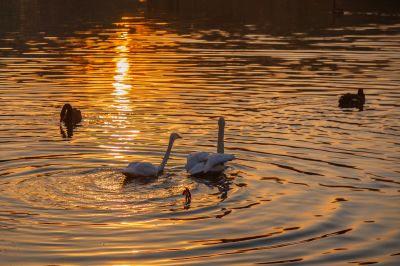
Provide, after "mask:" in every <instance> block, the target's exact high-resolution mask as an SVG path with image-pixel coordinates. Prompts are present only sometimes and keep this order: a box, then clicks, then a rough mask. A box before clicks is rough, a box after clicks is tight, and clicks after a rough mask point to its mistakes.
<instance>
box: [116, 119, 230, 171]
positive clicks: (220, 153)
mask: <svg viewBox="0 0 400 266" xmlns="http://www.w3.org/2000/svg"><path fill="white" fill-rule="evenodd" d="M218 128H219V130H218V144H217V153H208V152H195V153H191V154H189V156H188V157H187V162H186V166H185V168H186V171H187V172H188V173H189V174H191V175H215V174H219V173H221V172H223V171H224V170H225V163H226V162H228V161H231V160H233V159H235V156H234V155H230V154H224V128H225V120H224V118H223V117H220V119H219V121H218ZM178 138H181V137H180V136H179V135H178V134H177V133H172V134H171V136H170V138H169V144H168V148H167V151H166V152H165V155H164V158H163V160H162V162H161V164H160V165H159V166H156V165H153V164H151V163H147V162H133V163H130V164H129V165H128V166H127V167H126V168H125V169H123V170H122V173H123V174H124V175H126V176H127V177H157V176H159V175H160V174H161V173H162V172H163V170H164V167H165V165H166V164H167V161H168V158H169V155H170V154H171V150H172V146H173V144H174V142H175V140H176V139H178Z"/></svg>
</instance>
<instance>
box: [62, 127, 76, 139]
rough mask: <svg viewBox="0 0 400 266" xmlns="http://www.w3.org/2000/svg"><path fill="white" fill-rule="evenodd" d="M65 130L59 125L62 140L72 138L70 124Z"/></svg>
mask: <svg viewBox="0 0 400 266" xmlns="http://www.w3.org/2000/svg"><path fill="white" fill-rule="evenodd" d="M65 127H66V130H65V129H64V128H63V126H62V125H61V124H60V134H61V136H62V138H63V139H67V138H72V136H73V135H74V126H73V125H71V124H68V125H65Z"/></svg>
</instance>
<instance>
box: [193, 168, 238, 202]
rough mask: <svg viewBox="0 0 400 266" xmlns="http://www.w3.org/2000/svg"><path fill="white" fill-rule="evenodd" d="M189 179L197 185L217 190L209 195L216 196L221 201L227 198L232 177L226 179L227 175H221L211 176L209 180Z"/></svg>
mask: <svg viewBox="0 0 400 266" xmlns="http://www.w3.org/2000/svg"><path fill="white" fill-rule="evenodd" d="M190 178H191V179H193V180H194V181H196V182H197V183H201V184H204V185H206V186H207V187H209V188H217V189H218V192H216V193H213V194H211V195H215V196H218V197H219V198H220V199H221V201H224V200H225V199H227V198H228V191H229V190H231V185H232V181H233V179H234V177H228V175H227V174H225V173H221V174H220V175H218V176H212V177H209V178H204V177H196V176H190Z"/></svg>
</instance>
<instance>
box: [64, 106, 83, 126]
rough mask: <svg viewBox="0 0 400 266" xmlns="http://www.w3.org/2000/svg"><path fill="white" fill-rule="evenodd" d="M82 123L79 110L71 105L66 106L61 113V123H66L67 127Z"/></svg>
mask: <svg viewBox="0 0 400 266" xmlns="http://www.w3.org/2000/svg"><path fill="white" fill-rule="evenodd" d="M81 121H82V114H81V111H80V110H79V109H77V108H72V106H71V105H70V104H69V103H66V104H64V106H63V108H62V109H61V112H60V122H64V123H65V124H67V125H76V124H78V123H80V122H81Z"/></svg>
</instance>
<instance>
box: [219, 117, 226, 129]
mask: <svg viewBox="0 0 400 266" xmlns="http://www.w3.org/2000/svg"><path fill="white" fill-rule="evenodd" d="M218 125H219V126H221V127H224V126H225V118H224V117H223V116H221V117H220V118H219V119H218Z"/></svg>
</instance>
